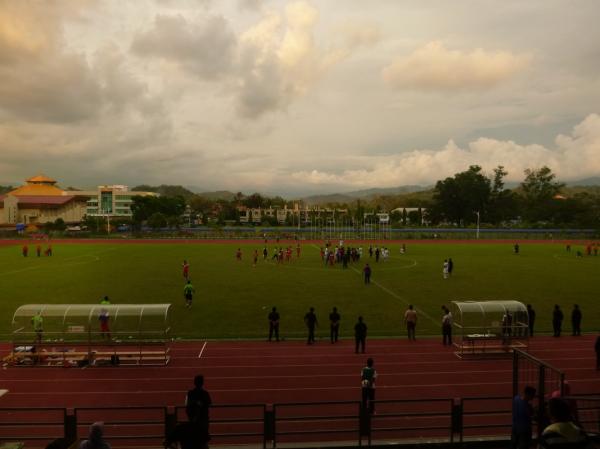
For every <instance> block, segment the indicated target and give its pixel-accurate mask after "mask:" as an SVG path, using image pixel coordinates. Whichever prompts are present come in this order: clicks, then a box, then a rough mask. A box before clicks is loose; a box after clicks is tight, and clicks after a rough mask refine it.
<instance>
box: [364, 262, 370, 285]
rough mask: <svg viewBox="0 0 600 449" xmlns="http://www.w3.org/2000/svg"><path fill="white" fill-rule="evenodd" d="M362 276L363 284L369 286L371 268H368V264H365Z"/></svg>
mask: <svg viewBox="0 0 600 449" xmlns="http://www.w3.org/2000/svg"><path fill="white" fill-rule="evenodd" d="M363 274H364V276H365V284H367V285H368V284H370V283H371V267H370V266H369V264H366V265H365V267H364V268H363Z"/></svg>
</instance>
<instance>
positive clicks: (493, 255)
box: [0, 242, 600, 340]
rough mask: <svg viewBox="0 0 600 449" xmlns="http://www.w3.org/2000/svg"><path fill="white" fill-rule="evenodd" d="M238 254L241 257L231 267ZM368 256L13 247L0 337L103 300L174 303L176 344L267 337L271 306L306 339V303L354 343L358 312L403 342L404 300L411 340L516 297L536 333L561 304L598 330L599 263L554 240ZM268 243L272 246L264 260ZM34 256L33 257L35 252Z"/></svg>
mask: <svg viewBox="0 0 600 449" xmlns="http://www.w3.org/2000/svg"><path fill="white" fill-rule="evenodd" d="M238 246H240V247H241V248H242V251H243V261H242V262H238V261H236V259H235V251H236V249H237V247H238ZM362 246H363V251H364V255H363V259H362V260H361V262H359V263H358V264H354V265H351V266H350V268H348V269H347V270H343V269H342V268H341V266H335V267H333V268H329V267H325V266H324V265H323V264H322V263H321V260H320V256H319V248H318V246H317V245H314V244H310V243H303V244H302V255H301V257H300V259H296V258H295V246H294V260H293V262H292V263H289V264H284V265H281V266H278V265H275V264H274V263H272V262H270V261H268V262H263V260H262V255H261V257H260V258H259V263H258V266H257V267H256V268H254V267H252V252H253V250H254V249H259V251H262V247H263V246H262V245H260V244H246V243H240V244H239V245H238V244H226V243H223V244H135V245H133V244H131V245H130V244H87V243H82V244H66V243H65V244H61V243H55V244H54V245H53V249H54V256H52V257H43V256H42V257H41V258H37V257H35V251H31V249H34V248H31V249H30V254H29V257H27V258H24V257H22V256H21V252H20V251H21V248H20V246H3V247H0V312H1V315H0V316H2V320H1V321H0V333H1V334H2V336H3V339H5V340H7V339H10V332H11V318H12V314H13V313H14V310H15V309H16V308H17V307H18V306H19V305H22V304H28V303H98V302H99V300H100V298H101V297H102V296H103V295H108V296H109V297H110V298H111V300H112V302H113V303H164V302H168V303H172V304H173V307H172V313H171V324H172V329H173V336H174V337H180V338H196V339H205V338H211V339H212V338H265V337H266V333H267V327H268V326H267V318H266V317H267V314H268V312H269V311H270V309H271V307H272V306H274V305H275V306H277V308H278V309H279V311H280V313H281V334H282V337H284V338H300V337H303V336H304V335H305V328H304V323H303V316H304V314H305V313H306V311H307V309H308V307H310V306H313V307H315V309H316V312H317V316H318V318H319V320H320V328H319V329H318V337H321V338H326V337H327V336H328V321H327V317H328V314H329V312H330V310H331V308H332V307H333V306H337V307H338V309H339V311H340V313H341V315H342V324H341V336H343V337H349V336H352V329H353V326H354V323H355V321H356V317H357V316H358V315H363V316H364V318H365V322H366V323H367V325H368V327H369V335H370V336H397V335H402V336H404V334H405V330H404V326H403V323H402V322H403V320H402V318H403V314H404V310H405V309H406V306H407V304H409V303H411V304H414V305H415V306H416V307H417V308H418V310H419V311H420V312H422V313H420V321H419V323H418V327H417V335H419V334H420V335H424V334H428V335H437V334H439V332H440V329H439V328H440V324H439V322H440V319H441V311H440V307H441V305H442V304H448V303H449V302H450V301H452V300H469V299H472V300H486V299H490V300H491V299H514V300H519V301H522V302H524V303H531V304H532V305H533V306H534V308H535V309H536V311H537V321H536V328H537V330H538V331H540V332H543V331H545V332H548V331H550V329H551V312H552V308H553V306H554V304H555V303H558V304H560V305H561V307H562V308H563V311H564V313H565V323H564V325H563V329H564V330H565V331H566V332H565V333H570V312H571V308H572V305H573V304H574V303H578V304H579V305H580V307H581V309H582V310H583V325H582V327H583V330H584V332H596V331H598V328H599V327H600V305H599V304H598V301H599V295H598V293H599V291H598V288H599V287H598V279H599V276H598V274H600V256H598V257H594V256H589V257H588V256H584V257H583V258H577V257H576V255H575V251H576V250H577V249H583V248H581V247H578V246H574V247H573V251H572V252H571V253H567V252H566V251H565V248H564V245H561V244H532V243H530V244H528V243H527V242H522V243H521V253H520V254H519V255H514V254H513V252H512V242H507V243H506V244H444V243H440V244H425V243H422V244H419V243H418V242H415V243H409V244H408V251H407V253H406V254H404V255H401V254H400V245H399V244H391V245H389V248H390V254H391V256H390V259H389V260H388V261H387V262H386V263H382V262H380V263H379V264H376V263H375V261H374V259H373V260H369V258H368V252H367V248H368V244H366V245H365V244H363V245H362ZM274 247H275V244H274V243H270V244H269V245H268V249H269V253H271V252H272V250H273V249H274ZM32 252H33V253H34V254H32ZM447 257H452V259H453V260H454V263H455V269H454V274H453V276H452V278H451V279H448V280H444V279H443V278H442V262H443V259H445V258H447ZM183 259H187V260H188V261H189V262H190V265H191V268H190V276H191V279H192V282H193V284H194V286H195V288H196V295H195V298H194V304H193V307H192V308H191V309H186V308H185V307H184V300H183V293H182V292H183V285H184V280H183V277H182V269H181V264H182V261H183ZM365 262H371V265H372V266H373V275H372V281H373V283H372V284H371V285H370V286H365V285H364V283H363V280H362V273H361V270H362V267H363V265H364V263H365Z"/></svg>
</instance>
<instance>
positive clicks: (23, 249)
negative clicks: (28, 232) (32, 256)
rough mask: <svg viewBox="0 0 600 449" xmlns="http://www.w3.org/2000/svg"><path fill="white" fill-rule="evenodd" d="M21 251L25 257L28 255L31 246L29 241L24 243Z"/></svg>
mask: <svg viewBox="0 0 600 449" xmlns="http://www.w3.org/2000/svg"><path fill="white" fill-rule="evenodd" d="M21 253H22V254H23V257H27V255H28V254H29V246H28V245H27V243H26V244H25V245H23V248H22V249H21Z"/></svg>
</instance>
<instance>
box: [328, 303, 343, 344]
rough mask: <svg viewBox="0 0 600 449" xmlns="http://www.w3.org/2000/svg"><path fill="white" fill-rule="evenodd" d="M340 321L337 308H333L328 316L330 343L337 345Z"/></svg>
mask: <svg viewBox="0 0 600 449" xmlns="http://www.w3.org/2000/svg"><path fill="white" fill-rule="evenodd" d="M340 319H341V316H340V314H339V313H338V310H337V307H334V308H333V310H332V311H331V313H330V314H329V329H330V338H331V343H337V341H338V336H339V333H340Z"/></svg>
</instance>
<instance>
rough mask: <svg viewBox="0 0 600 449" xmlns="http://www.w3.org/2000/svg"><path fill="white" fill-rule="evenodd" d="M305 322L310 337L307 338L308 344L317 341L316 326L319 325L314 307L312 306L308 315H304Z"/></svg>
mask: <svg viewBox="0 0 600 449" xmlns="http://www.w3.org/2000/svg"><path fill="white" fill-rule="evenodd" d="M304 323H305V324H306V327H307V328H308V339H307V340H306V344H307V345H312V344H313V343H314V342H315V327H316V326H318V325H319V321H318V320H317V315H316V314H315V308H314V307H311V308H310V310H309V311H308V312H307V313H306V315H304Z"/></svg>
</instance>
